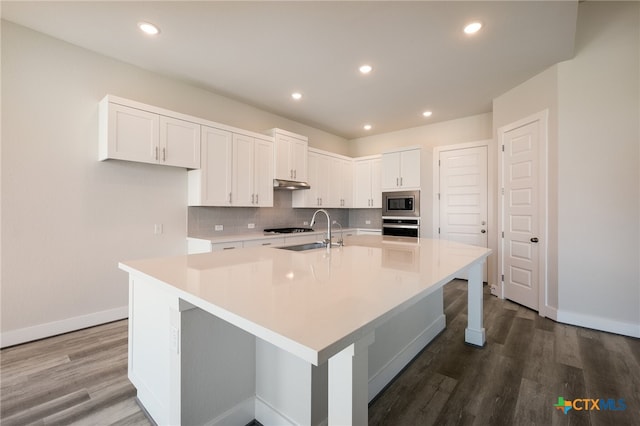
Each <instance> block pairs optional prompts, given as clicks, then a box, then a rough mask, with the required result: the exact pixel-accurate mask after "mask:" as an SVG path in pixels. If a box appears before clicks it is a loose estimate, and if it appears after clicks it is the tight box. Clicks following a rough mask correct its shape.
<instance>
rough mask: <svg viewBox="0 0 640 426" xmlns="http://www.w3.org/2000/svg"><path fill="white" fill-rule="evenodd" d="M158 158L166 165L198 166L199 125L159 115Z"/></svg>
mask: <svg viewBox="0 0 640 426" xmlns="http://www.w3.org/2000/svg"><path fill="white" fill-rule="evenodd" d="M158 160H159V162H160V163H161V164H165V165H167V166H177V167H186V168H188V169H199V168H200V125H199V124H195V123H191V122H189V121H184V120H179V119H177V118H171V117H165V116H160V145H159V150H158Z"/></svg>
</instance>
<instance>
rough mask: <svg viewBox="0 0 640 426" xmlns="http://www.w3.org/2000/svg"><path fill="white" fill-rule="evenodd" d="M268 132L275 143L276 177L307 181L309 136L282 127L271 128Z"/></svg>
mask: <svg viewBox="0 0 640 426" xmlns="http://www.w3.org/2000/svg"><path fill="white" fill-rule="evenodd" d="M268 133H269V134H270V135H271V136H272V137H273V139H274V144H275V173H274V174H275V178H276V179H284V180H294V181H299V182H306V181H307V179H308V163H307V151H308V145H309V141H308V138H307V137H306V136H302V135H297V134H295V133H291V132H288V131H286V130H282V129H271V130H270V131H269V132H268Z"/></svg>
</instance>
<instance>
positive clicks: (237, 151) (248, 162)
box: [231, 133, 273, 207]
mask: <svg viewBox="0 0 640 426" xmlns="http://www.w3.org/2000/svg"><path fill="white" fill-rule="evenodd" d="M232 157H233V162H232V163H233V167H232V170H233V175H232V191H231V192H232V195H231V205H233V206H244V207H272V206H273V143H272V142H271V141H267V140H263V139H258V138H254V137H251V136H246V135H241V134H236V133H234V134H233V154H232Z"/></svg>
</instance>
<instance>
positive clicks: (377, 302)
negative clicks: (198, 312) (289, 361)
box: [120, 235, 491, 365]
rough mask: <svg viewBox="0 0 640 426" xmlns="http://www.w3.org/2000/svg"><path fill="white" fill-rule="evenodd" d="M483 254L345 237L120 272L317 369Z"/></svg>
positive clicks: (447, 244)
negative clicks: (304, 247)
mask: <svg viewBox="0 0 640 426" xmlns="http://www.w3.org/2000/svg"><path fill="white" fill-rule="evenodd" d="M490 253H491V250H489V249H487V248H483V247H476V246H469V245H465V244H460V243H455V242H451V241H444V240H432V239H424V238H423V239H413V238H402V237H381V236H372V235H364V236H353V237H349V238H347V239H346V241H345V246H344V247H333V248H332V249H330V250H327V249H316V250H309V251H305V252H294V251H289V250H283V249H278V248H272V247H255V248H246V249H242V250H230V251H223V252H216V253H203V254H194V255H187V256H176V257H169V258H159V259H147V260H136V261H127V262H123V263H121V264H120V268H121V269H123V270H125V271H127V272H129V273H130V274H131V275H132V276H133V277H135V276H139V277H143V278H145V279H150V280H152V281H155V282H157V283H158V284H160V286H161V287H162V288H163V289H165V290H166V291H168V292H171V293H173V294H176V295H177V296H178V297H180V298H181V299H183V300H185V301H187V302H189V303H191V304H193V305H194V306H197V307H199V308H201V309H203V310H205V311H207V312H209V313H211V314H213V315H215V316H217V317H219V318H221V319H223V320H225V321H227V322H229V323H231V324H233V325H235V326H237V327H239V328H241V329H243V330H245V331H248V332H250V333H252V334H253V335H255V336H257V337H259V338H261V339H264V340H266V341H268V342H270V343H272V344H274V345H276V346H278V347H280V348H282V349H284V350H286V351H289V352H291V353H293V354H294V355H296V356H298V357H300V358H302V359H304V360H306V361H308V362H310V363H312V364H314V365H319V364H321V363H323V362H325V361H327V360H328V359H329V358H330V357H331V356H333V355H334V354H336V353H338V352H340V351H341V350H342V349H344V348H345V347H346V346H348V345H349V344H350V343H352V342H353V341H357V340H358V339H360V338H362V337H364V336H366V335H367V334H368V333H370V332H371V331H373V330H374V329H375V327H376V326H378V325H379V324H380V323H382V322H384V321H385V320H387V319H388V318H390V317H391V316H393V315H394V314H395V313H398V312H400V311H402V310H404V309H406V308H407V307H409V306H411V305H412V304H413V303H415V302H417V301H418V300H420V299H422V298H423V297H426V296H428V295H429V294H431V293H432V292H433V291H435V290H436V289H438V288H440V287H442V286H443V285H444V284H446V283H447V282H449V281H450V280H451V279H453V278H454V277H455V276H456V274H457V273H458V272H460V271H462V270H464V269H465V268H466V267H468V266H469V265H470V264H475V263H482V262H484V260H485V259H486V257H487V256H488V255H489V254H490Z"/></svg>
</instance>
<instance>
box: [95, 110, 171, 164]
mask: <svg viewBox="0 0 640 426" xmlns="http://www.w3.org/2000/svg"><path fill="white" fill-rule="evenodd" d="M107 108H108V120H107V121H108V124H107V137H106V141H107V147H106V150H105V149H104V147H101V155H100V158H101V159H102V160H105V159H107V158H113V159H117V160H129V161H139V162H141V163H157V162H158V158H159V152H158V149H159V148H158V143H159V136H158V134H159V128H160V124H159V123H160V118H159V116H158V114H153V113H150V112H147V111H142V110H139V109H135V108H129V107H126V106H123V105H118V104H112V103H109V104H108V106H107ZM105 151H106V152H105Z"/></svg>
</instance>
